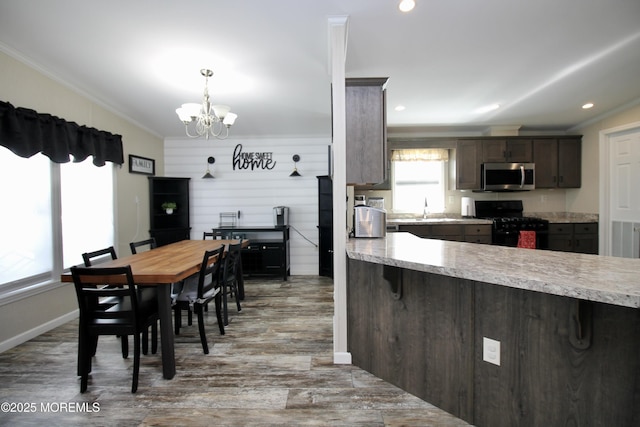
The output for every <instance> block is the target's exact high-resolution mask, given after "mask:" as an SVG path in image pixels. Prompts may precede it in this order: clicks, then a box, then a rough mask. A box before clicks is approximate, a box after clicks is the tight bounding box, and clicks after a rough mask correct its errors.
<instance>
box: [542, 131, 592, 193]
mask: <svg viewBox="0 0 640 427" xmlns="http://www.w3.org/2000/svg"><path fill="white" fill-rule="evenodd" d="M581 155H582V137H581V136H575V137H563V138H541V139H534V140H533V160H534V162H535V164H536V188H579V187H580V185H581V175H582V168H581V164H582V159H581Z"/></svg>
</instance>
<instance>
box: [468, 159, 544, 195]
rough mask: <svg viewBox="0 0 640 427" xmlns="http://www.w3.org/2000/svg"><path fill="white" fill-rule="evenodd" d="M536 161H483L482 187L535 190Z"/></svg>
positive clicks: (486, 189)
mask: <svg viewBox="0 0 640 427" xmlns="http://www.w3.org/2000/svg"><path fill="white" fill-rule="evenodd" d="M535 170H536V167H535V163H483V164H482V175H481V177H482V189H483V190H484V191H525V190H534V189H535V188H536V186H535V179H536V175H535Z"/></svg>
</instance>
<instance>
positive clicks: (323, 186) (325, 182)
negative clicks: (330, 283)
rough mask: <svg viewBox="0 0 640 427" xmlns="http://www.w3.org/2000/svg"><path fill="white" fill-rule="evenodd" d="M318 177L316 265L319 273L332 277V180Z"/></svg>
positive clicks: (326, 177)
mask: <svg viewBox="0 0 640 427" xmlns="http://www.w3.org/2000/svg"><path fill="white" fill-rule="evenodd" d="M317 178H318V266H319V272H318V273H319V275H320V276H326V277H333V181H332V180H331V178H330V177H328V176H319V177H317Z"/></svg>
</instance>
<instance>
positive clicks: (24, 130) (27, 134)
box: [0, 101, 124, 166]
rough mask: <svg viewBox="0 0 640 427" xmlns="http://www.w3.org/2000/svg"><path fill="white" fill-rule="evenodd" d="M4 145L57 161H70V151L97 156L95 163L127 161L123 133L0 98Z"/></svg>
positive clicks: (26, 154)
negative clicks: (35, 109) (101, 128)
mask: <svg viewBox="0 0 640 427" xmlns="http://www.w3.org/2000/svg"><path fill="white" fill-rule="evenodd" d="M0 145H3V146H5V147H7V148H8V149H9V150H11V151H13V152H14V153H15V154H17V155H18V156H20V157H31V156H33V155H34V154H37V153H42V154H44V155H45V156H47V157H49V158H50V159H51V160H52V161H53V162H55V163H67V162H68V161H69V155H70V154H71V155H73V157H74V159H75V161H77V162H81V161H83V160H85V159H86V158H87V157H89V156H93V164H94V165H96V166H104V164H105V162H113V163H115V164H118V165H121V164H123V163H124V154H123V150H122V136H121V135H114V134H112V133H109V132H105V131H101V130H98V129H95V128H90V127H86V126H80V125H78V124H77V123H74V122H68V121H66V120H63V119H61V118H59V117H55V116H52V115H51V114H41V113H38V112H36V111H34V110H30V109H28V108H21V107H18V108H15V107H14V106H13V105H11V104H9V103H8V102H3V101H0Z"/></svg>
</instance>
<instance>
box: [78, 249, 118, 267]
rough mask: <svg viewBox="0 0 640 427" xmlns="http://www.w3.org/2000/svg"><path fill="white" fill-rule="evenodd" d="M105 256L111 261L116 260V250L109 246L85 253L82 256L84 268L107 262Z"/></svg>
mask: <svg viewBox="0 0 640 427" xmlns="http://www.w3.org/2000/svg"><path fill="white" fill-rule="evenodd" d="M107 255H109V256H110V257H111V259H117V258H118V257H117V255H116V250H115V248H114V247H113V246H109V247H108V248H104V249H98V250H97V251H93V252H85V253H83V254H82V260H83V261H84V266H85V267H91V266H92V265H94V263H96V264H97V263H101V262H104V261H107V260H108V258H107Z"/></svg>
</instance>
